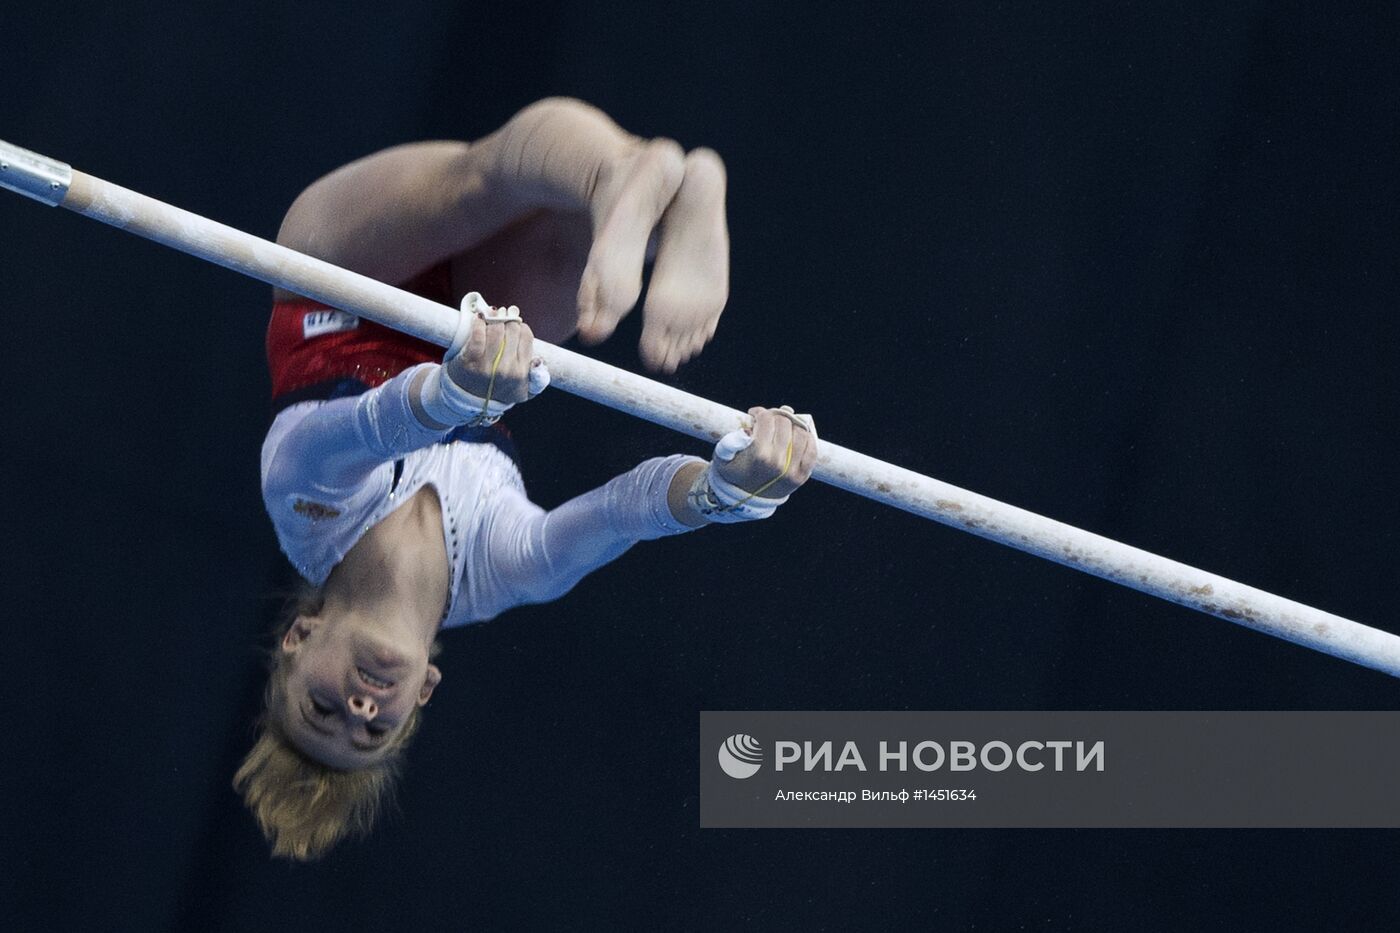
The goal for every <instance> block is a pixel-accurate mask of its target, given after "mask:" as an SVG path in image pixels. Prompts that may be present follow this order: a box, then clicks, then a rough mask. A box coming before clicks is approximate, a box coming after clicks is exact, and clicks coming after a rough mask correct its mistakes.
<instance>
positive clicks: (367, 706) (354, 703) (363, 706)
mask: <svg viewBox="0 0 1400 933" xmlns="http://www.w3.org/2000/svg"><path fill="white" fill-rule="evenodd" d="M350 712H352V713H354V714H355V715H356V716H359V717H360V718H361V719H363V720H365V721H366V722H369V721H370V720H372V719H374V717H375V716H378V715H379V707H378V706H375V705H374V700H372V699H370V698H369V697H362V696H351V697H350Z"/></svg>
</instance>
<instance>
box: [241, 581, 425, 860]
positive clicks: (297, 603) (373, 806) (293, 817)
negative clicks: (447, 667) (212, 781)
mask: <svg viewBox="0 0 1400 933" xmlns="http://www.w3.org/2000/svg"><path fill="white" fill-rule="evenodd" d="M323 601H324V598H323V594H322V592H321V591H320V590H317V589H311V588H309V587H308V588H307V589H305V590H304V591H303V592H301V593H299V594H298V595H297V596H296V597H295V598H294V599H292V600H290V601H289V604H288V611H287V613H286V618H285V619H284V620H283V622H282V624H281V625H279V626H278V637H277V641H276V644H275V645H274V647H273V651H272V662H271V663H272V667H271V673H270V675H269V677H268V681H267V689H266V691H265V692H264V695H263V712H262V716H261V717H260V718H259V720H258V738H257V741H256V742H255V743H254V744H253V750H252V751H250V752H249V753H248V757H246V758H244V759H243V763H242V764H241V765H240V766H239V768H238V772H237V773H236V774H234V776H233V789H234V790H235V791H237V792H238V793H239V794H241V795H242V797H243V803H244V804H245V805H246V806H247V807H248V809H249V810H251V811H252V813H253V816H254V817H255V818H256V819H257V821H258V827H259V828H260V829H261V830H262V832H263V835H264V836H265V837H267V841H268V842H269V843H270V844H271V846H272V854H273V855H278V856H282V857H284V858H290V859H295V860H297V861H300V862H309V861H312V860H314V859H318V858H320V857H321V856H323V855H325V854H326V853H327V852H328V851H330V849H331V848H332V847H333V846H335V844H336V843H337V842H339V841H340V840H342V839H344V838H345V837H346V836H348V835H352V834H354V835H358V836H363V835H365V834H366V833H368V832H369V830H370V828H371V827H373V825H374V821H375V818H376V817H377V816H378V815H379V812H380V810H381V809H382V807H383V805H384V804H385V803H386V802H388V801H390V800H392V798H393V787H394V783H395V781H396V780H397V779H398V775H399V771H400V767H401V762H402V755H403V750H404V748H405V747H407V745H408V740H409V739H410V738H412V737H413V734H414V733H415V732H417V731H418V724H419V709H418V707H414V709H413V713H412V714H411V715H410V716H409V718H408V721H407V722H405V723H404V725H403V728H402V729H400V730H399V733H398V735H397V736H395V737H394V744H393V747H392V748H391V749H390V750H389V751H388V752H387V753H386V755H385V756H384V757H383V758H382V759H381V760H379V761H377V762H376V763H374V764H373V765H371V766H369V767H367V768H359V769H357V770H354V771H340V770H337V769H335V768H331V767H329V766H327V765H324V764H322V763H321V762H319V761H316V760H315V759H314V758H309V757H307V756H306V755H305V754H303V753H302V751H301V750H300V749H298V748H297V747H296V745H295V744H293V743H292V741H291V739H290V738H289V737H288V736H287V733H286V731H285V730H284V729H283V728H282V725H281V723H280V722H279V720H278V718H277V717H276V716H275V715H273V714H272V713H271V710H273V709H274V708H276V707H278V706H280V705H281V702H282V700H283V699H284V698H285V695H286V684H287V674H288V673H289V671H290V670H291V665H292V664H293V663H294V661H293V660H292V659H291V658H289V657H288V656H287V655H286V654H285V653H283V652H282V651H280V650H278V648H277V647H276V646H277V645H280V644H281V642H282V636H283V635H285V634H286V632H287V629H289V628H290V627H291V625H292V623H293V622H295V621H296V619H297V617H298V616H302V615H314V614H316V613H317V612H320V610H321V604H322V602H323ZM437 647H438V646H437V645H436V644H434V645H433V651H432V652H431V653H432V654H434V655H436V653H437Z"/></svg>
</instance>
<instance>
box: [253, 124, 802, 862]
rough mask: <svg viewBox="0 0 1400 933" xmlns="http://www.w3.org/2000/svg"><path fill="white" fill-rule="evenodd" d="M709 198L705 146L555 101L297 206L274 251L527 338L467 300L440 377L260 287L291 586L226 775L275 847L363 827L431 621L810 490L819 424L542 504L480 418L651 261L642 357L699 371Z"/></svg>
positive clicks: (347, 169)
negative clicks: (253, 725)
mask: <svg viewBox="0 0 1400 933" xmlns="http://www.w3.org/2000/svg"><path fill="white" fill-rule="evenodd" d="M724 192H725V177H724V168H723V165H722V163H721V162H720V159H719V157H718V156H717V155H715V154H714V153H713V152H711V151H709V150H704V149H699V150H694V151H691V152H689V153H686V152H684V151H683V150H682V149H681V148H680V147H679V146H678V145H677V144H676V143H674V142H672V141H670V140H663V139H655V140H645V139H639V138H637V137H634V136H631V135H629V134H627V133H625V132H623V131H622V130H621V129H620V128H618V126H617V125H616V124H615V123H613V122H612V120H610V119H609V118H608V117H607V116H606V115H604V114H603V113H601V112H600V111H598V110H596V109H594V108H592V107H589V106H587V105H585V104H582V103H580V102H578V101H573V100H563V99H551V100H545V101H541V102H539V103H536V104H533V105H531V106H530V107H527V108H526V109H525V110H523V111H521V112H520V113H519V114H517V115H516V116H515V117H513V118H512V119H511V120H510V121H509V122H508V123H506V125H505V126H503V127H502V128H501V129H500V130H498V131H496V132H495V133H493V134H491V135H490V136H488V137H486V138H485V139H483V140H481V141H479V142H477V143H472V144H467V143H458V142H430V143H416V144H411V145H406V146H399V147H396V148H393V149H388V150H385V151H383V152H380V153H377V154H375V155H372V156H369V157H367V158H364V159H361V160H359V161H357V162H353V163H351V164H349V165H346V166H344V167H342V168H340V169H337V170H336V171H334V172H332V173H331V174H329V175H327V176H326V177H324V178H322V179H321V180H319V181H317V182H316V183H315V184H313V185H311V187H309V188H307V189H306V191H305V192H303V193H302V195H301V196H300V197H299V198H297V200H296V202H295V203H294V204H293V205H292V207H291V209H290V210H289V211H288V213H287V215H286V219H285V220H284V222H283V224H282V228H281V231H280V233H279V235H278V241H279V242H280V243H282V244H284V245H288V246H290V247H292V248H294V249H297V250H299V251H302V252H305V253H310V254H312V255H314V256H317V257H319V258H322V259H326V260H328V261H330V262H332V263H335V264H337V265H340V266H344V267H347V268H349V269H352V270H355V271H357V272H361V273H363V274H365V275H368V276H371V277H373V278H376V279H379V280H381V281H385V282H395V283H397V282H406V283H408V284H407V285H405V286H404V287H405V288H408V289H409V290H411V291H415V292H417V293H418V294H421V295H424V296H426V297H430V298H432V299H434V300H436V301H440V302H442V303H445V304H452V305H456V304H457V299H458V298H459V297H460V296H461V295H462V294H463V292H466V291H467V289H469V288H470V289H473V290H476V291H478V292H480V293H484V294H486V295H490V296H492V297H495V298H496V299H497V300H503V301H508V302H511V303H512V304H518V305H519V306H520V308H523V309H524V314H525V317H526V319H527V320H528V323H526V322H525V321H522V320H520V319H519V315H518V314H517V313H515V308H513V307H512V308H509V309H504V310H503V309H499V308H492V307H490V306H489V305H487V304H486V303H485V302H484V301H483V300H481V299H480V297H479V295H468V296H467V298H466V299H465V302H464V308H465V309H466V311H467V313H471V314H473V315H474V316H475V321H474V323H473V326H471V328H470V330H469V332H466V333H464V335H463V336H464V338H465V339H463V340H462V341H460V343H461V345H460V346H454V347H453V348H452V349H450V350H449V351H448V353H447V355H446V357H444V358H443V362H442V363H441V364H439V363H438V362H436V360H437V359H438V357H439V355H440V354H441V350H440V349H439V348H437V347H434V346H433V345H431V344H428V343H424V342H421V341H418V340H416V339H413V338H411V337H406V336H403V335H401V334H399V333H397V332H396V331H392V330H389V329H387V328H383V327H379V326H377V325H375V324H373V323H371V322H369V321H366V320H361V319H357V318H355V317H352V316H350V315H347V314H344V313H342V312H337V311H333V310H331V309H329V308H327V307H326V306H325V305H321V304H317V303H315V302H312V301H309V300H307V299H304V298H300V297H298V296H295V295H292V294H290V293H287V292H282V291H280V290H279V291H278V292H276V293H275V295H274V305H273V313H272V320H271V323H270V325H269V329H268V339H267V350H268V363H269V366H270V368H271V371H272V381H273V396H274V408H275V409H277V415H276V418H275V420H274V422H273V424H272V427H271V428H270V429H269V431H268V434H267V439H266V441H265V443H264V445H263V453H262V477H263V498H264V502H265V504H266V506H267V510H268V514H269V515H270V516H271V518H272V521H273V524H274V525H275V526H276V531H277V537H278V540H279V542H280V543H281V546H282V549H283V551H284V552H285V553H286V555H287V556H288V558H289V559H290V560H291V561H292V563H293V565H294V566H295V567H296V569H297V571H298V572H299V573H300V575H301V576H302V577H303V578H304V579H305V581H306V583H307V584H308V590H307V592H306V593H305V594H304V595H303V596H302V597H301V598H300V599H298V600H297V601H296V603H295V605H294V607H293V608H292V609H291V610H290V611H289V612H288V614H287V618H286V620H285V622H284V623H283V625H282V626H281V628H280V630H279V632H278V639H279V640H278V643H277V647H276V649H275V650H274V652H273V664H272V672H271V676H270V678H269V681H268V686H267V690H266V708H265V710H264V713H263V715H262V717H261V720H260V725H259V728H260V732H259V735H258V738H257V741H256V744H255V745H254V747H253V750H252V751H251V752H250V753H249V755H248V757H247V758H246V759H245V760H244V761H243V763H242V765H241V766H240V767H239V769H238V772H237V774H236V775H235V776H234V787H235V789H236V790H237V791H238V792H239V793H240V794H242V796H243V800H244V802H245V803H246V804H247V805H248V807H249V809H250V810H252V812H253V814H254V816H255V817H256V819H257V822H258V825H259V826H260V827H261V829H262V831H263V833H264V834H265V835H266V836H267V839H268V841H269V843H270V844H271V846H272V850H273V852H274V854H276V855H281V856H287V857H290V858H294V859H299V860H307V859H314V858H317V857H319V856H321V855H322V854H324V853H325V852H326V851H328V850H329V849H330V848H331V847H332V846H333V845H335V843H336V842H337V841H339V840H340V839H342V838H343V837H345V836H346V835H347V834H350V833H363V832H366V831H368V829H369V828H370V826H371V825H372V823H373V821H374V817H375V813H376V811H377V809H378V807H379V805H380V802H381V800H382V799H383V798H384V797H385V795H386V794H387V793H389V791H390V789H391V784H392V782H393V779H394V775H395V773H396V768H397V762H398V761H399V759H400V756H401V754H402V752H403V750H404V748H405V745H406V743H407V742H408V740H409V738H410V737H411V736H412V734H413V732H414V730H415V729H416V727H417V724H418V716H419V710H420V708H421V707H422V706H423V704H425V703H427V701H428V698H429V697H430V696H431V695H432V692H433V689H434V688H435V687H436V686H437V685H438V683H439V681H440V680H441V679H442V674H441V672H440V671H439V670H438V667H437V665H435V664H433V663H432V660H431V659H432V657H433V656H434V655H435V654H436V644H437V642H436V636H437V633H438V631H439V630H440V629H441V628H444V627H452V626H457V625H464V624H466V623H469V622H475V621H481V620H485V619H490V618H493V617H495V616H497V615H499V614H500V613H501V612H504V611H505V610H506V609H509V608H510V607H512V606H516V605H521V604H524V603H536V602H543V601H546V600H551V599H556V598H558V597H559V596H562V595H563V594H564V593H566V592H567V591H568V590H569V589H570V588H571V587H573V586H574V584H576V583H577V582H578V581H579V580H580V579H582V577H583V576H584V575H586V574H587V573H589V572H590V571H592V570H595V569H597V568H598V567H601V566H602V565H604V564H606V563H607V562H609V561H611V560H612V559H614V558H616V557H617V556H619V555H620V554H622V553H623V552H624V551H625V550H627V549H628V548H629V547H630V546H631V545H632V544H634V543H635V542H637V541H642V540H646V539H650V538H658V537H661V536H664V535H671V534H678V533H681V532H685V531H690V530H693V529H695V528H699V527H702V526H704V525H707V524H711V523H714V522H730V521H742V520H750V519H756V518H763V517H766V516H768V515H771V514H772V513H773V511H774V510H775V509H776V508H777V506H778V505H779V504H781V503H782V502H783V501H784V500H785V499H786V498H787V496H788V495H789V494H790V493H791V492H792V491H793V490H795V489H797V487H799V486H801V485H802V484H803V483H804V482H805V481H806V480H807V478H808V477H809V476H810V474H811V471H812V467H813V464H814V463H815V460H816V449H817V445H816V441H815V436H814V432H813V430H812V424H811V421H810V419H807V418H806V417H805V416H797V415H793V414H792V412H791V410H790V409H763V408H753V409H750V410H749V414H750V415H751V416H752V426H751V428H750V429H748V430H747V431H746V432H734V433H733V434H730V435H728V436H726V437H725V438H724V439H722V440H721V441H720V444H719V445H718V446H717V448H716V455H715V457H714V459H713V460H711V461H709V462H707V461H705V460H702V459H700V458H698V457H689V456H681V455H676V456H670V457H658V458H654V459H651V460H647V461H646V462H644V463H642V464H640V465H639V466H637V467H635V468H634V469H632V470H630V471H629V472H627V473H624V474H622V475H621V476H618V477H616V478H615V479H613V480H612V481H610V482H609V483H607V484H606V485H604V486H602V487H600V488H598V489H595V490H593V491H592V492H589V493H586V494H584V495H582V496H579V497H578V498H575V499H573V500H571V501H569V502H567V503H565V504H564V505H562V506H560V507H559V508H556V509H554V510H552V511H549V512H546V511H544V510H543V509H541V508H539V507H538V506H536V505H534V504H532V503H531V502H530V501H529V500H528V499H527V498H526V496H525V492H524V487H523V484H522V482H521V478H520V473H519V471H518V469H517V467H516V463H515V461H514V455H513V448H512V445H511V443H510V440H509V436H508V434H506V433H505V432H504V431H503V430H502V429H501V427H500V426H499V425H495V424H494V421H495V419H496V418H497V417H499V415H500V414H501V413H502V412H503V411H504V410H505V409H507V408H509V407H510V406H511V405H513V404H518V403H520V402H523V401H525V400H526V399H527V398H529V397H530V396H532V395H533V394H534V393H536V392H537V391H539V390H540V389H542V388H543V386H544V385H545V384H547V381H548V373H547V371H546V370H545V369H544V367H543V365H542V364H541V363H540V361H539V360H537V359H535V358H534V355H533V352H532V341H533V339H534V334H536V333H538V334H539V335H540V337H541V338H543V339H546V340H548V341H550V342H561V341H563V340H565V339H567V338H568V337H570V336H572V335H573V334H574V333H578V334H579V335H580V337H581V338H582V339H583V340H584V341H586V342H590V343H597V342H599V341H601V340H604V339H606V338H607V337H608V336H609V335H610V334H611V333H612V332H613V330H614V328H615V327H616V326H617V323H618V321H619V320H620V319H621V318H622V316H623V315H625V314H626V313H628V311H629V310H630V309H631V308H632V307H633V306H634V305H635V304H636V303H637V301H638V298H639V297H640V293H641V284H642V271H643V266H644V264H645V263H646V262H647V261H648V256H649V255H650V254H651V252H652V250H654V256H655V263H654V268H653V271H652V278H651V282H650V286H649V288H648V290H647V296H646V301H645V304H644V307H643V316H644V325H643V330H642V338H641V348H640V349H641V356H642V359H643V361H644V362H645V363H646V364H647V366H648V367H649V368H651V369H653V370H660V371H665V372H672V371H674V370H675V369H676V367H677V366H679V365H680V364H682V363H684V362H686V361H687V360H689V359H690V358H691V357H693V356H695V355H696V354H697V353H699V352H700V350H701V349H702V348H703V347H704V346H705V344H706V343H707V342H708V341H709V339H710V338H711V337H712V336H713V334H714V331H715V324H716V322H717V321H718V319H719V316H720V312H721V310H722V309H723V307H724V303H725V300H726V298H727V294H728V249H729V246H728V233H727V229H726V223H725V214H724ZM468 334H469V335H468Z"/></svg>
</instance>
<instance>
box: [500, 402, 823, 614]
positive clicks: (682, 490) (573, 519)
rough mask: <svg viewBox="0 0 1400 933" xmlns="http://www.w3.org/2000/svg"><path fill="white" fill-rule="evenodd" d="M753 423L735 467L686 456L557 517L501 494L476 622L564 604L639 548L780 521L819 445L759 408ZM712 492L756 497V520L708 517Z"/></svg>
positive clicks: (574, 502)
mask: <svg viewBox="0 0 1400 933" xmlns="http://www.w3.org/2000/svg"><path fill="white" fill-rule="evenodd" d="M787 411H789V412H790V411H791V410H790V409H788V410H787ZM749 414H750V415H751V416H753V419H754V422H753V425H752V427H751V428H750V429H749V430H748V432H747V433H748V434H749V436H750V437H751V441H750V442H749V443H748V446H747V447H745V448H744V449H742V450H741V451H740V452H739V453H738V455H737V456H734V455H733V454H730V455H729V456H730V457H731V458H732V459H725V460H722V461H721V460H720V459H719V458H718V454H717V459H716V461H715V463H714V465H711V464H710V463H707V462H706V461H704V460H702V459H700V458H698V457H687V456H681V455H675V456H670V457H657V458H653V459H651V460H647V461H645V462H644V463H642V464H640V465H638V466H636V467H634V468H633V469H631V470H629V471H628V472H626V473H624V474H622V475H621V476H618V477H616V478H614V479H613V480H611V481H610V482H608V483H607V484H605V485H604V486H602V487H600V488H598V489H594V490H593V491H591V492H587V493H585V494H583V495H581V496H578V497H577V498H574V499H571V500H569V501H568V502H566V503H564V504H563V505H561V506H559V507H558V508H556V509H553V510H551V511H545V510H544V509H542V508H540V507H539V506H537V505H535V504H534V503H532V502H530V501H529V500H527V499H526V498H525V495H524V493H523V492H520V491H519V490H515V489H509V490H503V491H502V492H501V493H500V494H499V495H497V496H495V497H494V501H493V502H492V504H491V507H490V511H489V512H488V514H487V515H486V517H485V519H484V521H483V524H482V527H481V531H480V536H479V538H478V546H479V547H482V548H484V549H485V553H486V554H487V555H489V557H488V559H487V560H485V561H483V562H482V564H483V565H484V566H480V567H478V568H477V569H476V571H475V572H476V574H477V580H476V585H477V592H476V594H475V595H476V597H477V599H476V603H477V605H476V608H477V610H478V616H477V617H478V618H480V619H488V618H491V617H492V616H495V615H497V614H499V613H500V612H502V611H504V610H505V609H508V608H509V607H511V606H513V605H519V604H521V603H536V602H546V601H548V600H551V599H557V598H558V597H560V596H562V595H563V594H565V593H567V592H568V591H569V590H570V589H572V588H573V586H574V585H575V584H576V583H578V581H579V580H581V579H582V578H583V577H584V576H585V575H587V574H588V573H590V572H591V571H593V570H596V569H597V568H599V567H601V566H603V565H604V564H606V563H608V562H609V561H611V560H613V559H614V558H616V557H618V556H619V555H621V554H622V553H623V552H625V551H626V550H627V549H628V548H630V547H631V546H632V545H633V544H635V543H637V542H638V541H645V540H649V539H653V538H660V537H663V536H665V535H674V534H680V533H682V532H685V531H690V530H692V529H694V528H698V527H701V526H703V525H707V524H710V523H711V522H712V521H715V520H721V521H724V520H730V521H732V520H736V519H738V518H757V517H765V516H766V515H769V514H772V511H773V510H774V509H775V508H776V507H777V506H778V505H780V504H781V503H782V502H784V501H786V499H787V496H788V495H789V494H790V493H791V492H792V491H793V490H795V489H797V488H798V487H799V486H801V485H802V484H803V483H804V482H806V481H807V479H808V477H810V476H811V473H812V467H813V466H814V465H815V463H816V454H817V444H816V438H815V434H814V433H813V431H812V430H811V428H810V425H811V422H810V420H807V421H806V425H807V427H806V428H803V427H802V426H800V425H799V426H798V427H794V426H793V425H794V424H797V423H798V422H796V421H794V420H793V419H792V418H791V417H789V416H784V415H782V414H781V413H780V412H776V411H774V410H773V409H762V408H753V409H750V410H749ZM731 436H737V432H736V435H731ZM726 440H728V438H726ZM775 477H776V478H775ZM712 484H718V485H719V486H722V487H725V486H726V484H727V488H728V489H731V490H737V491H738V493H739V494H740V495H741V496H742V495H743V493H744V491H745V490H748V491H751V492H750V494H749V495H747V496H744V497H743V499H744V504H745V505H747V506H749V507H750V508H752V511H747V512H745V511H744V509H743V508H740V509H739V510H738V511H737V512H736V511H734V510H727V511H728V513H729V514H728V516H722V515H717V514H714V513H713V512H702V511H700V509H699V508H698V507H697V506H698V504H699V503H700V502H702V501H704V499H705V498H707V497H709V496H713V495H714V494H715V493H714V490H715V488H716V487H715V485H712ZM702 490H703V491H704V495H703V496H702V497H701V498H700V499H697V493H698V492H701V491H702ZM760 494H761V497H762V498H760ZM758 503H764V505H763V506H761V507H760V506H758V505H757V504H758Z"/></svg>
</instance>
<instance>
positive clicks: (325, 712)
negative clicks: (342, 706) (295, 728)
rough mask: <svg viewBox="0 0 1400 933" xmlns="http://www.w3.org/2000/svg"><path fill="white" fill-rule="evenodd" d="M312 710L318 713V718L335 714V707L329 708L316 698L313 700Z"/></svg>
mask: <svg viewBox="0 0 1400 933" xmlns="http://www.w3.org/2000/svg"><path fill="white" fill-rule="evenodd" d="M311 708H312V709H314V710H315V711H316V714H317V715H318V716H329V715H330V714H331V713H334V712H335V708H334V707H331V706H327V705H326V704H324V703H322V702H321V701H320V700H318V699H316V698H315V697H312V698H311Z"/></svg>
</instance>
